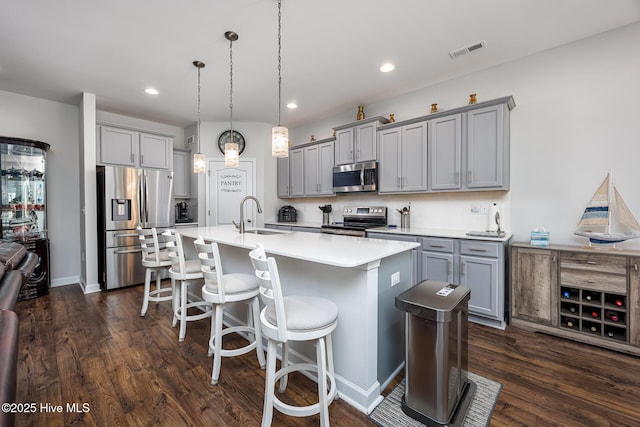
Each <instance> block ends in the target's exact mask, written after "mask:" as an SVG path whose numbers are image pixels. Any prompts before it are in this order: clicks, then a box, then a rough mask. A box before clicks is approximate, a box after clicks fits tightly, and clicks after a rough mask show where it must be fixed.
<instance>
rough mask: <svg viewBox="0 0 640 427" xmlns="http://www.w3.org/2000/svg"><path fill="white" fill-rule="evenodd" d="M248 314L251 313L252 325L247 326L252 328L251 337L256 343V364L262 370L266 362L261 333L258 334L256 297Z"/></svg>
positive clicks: (258, 323) (258, 311)
mask: <svg viewBox="0 0 640 427" xmlns="http://www.w3.org/2000/svg"><path fill="white" fill-rule="evenodd" d="M249 313H252V316H251V317H252V323H249V325H252V326H253V331H254V334H253V337H254V339H255V341H256V353H257V354H258V363H259V364H260V367H261V368H262V369H264V367H265V365H266V362H265V360H264V349H263V348H262V333H261V332H260V303H259V302H258V297H255V298H254V299H253V301H252V302H251V309H250V311H249Z"/></svg>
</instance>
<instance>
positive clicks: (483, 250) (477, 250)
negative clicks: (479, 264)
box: [469, 248, 487, 252]
mask: <svg viewBox="0 0 640 427" xmlns="http://www.w3.org/2000/svg"><path fill="white" fill-rule="evenodd" d="M469 250H470V251H471V252H487V250H486V249H476V248H469Z"/></svg>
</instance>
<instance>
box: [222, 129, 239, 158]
mask: <svg viewBox="0 0 640 427" xmlns="http://www.w3.org/2000/svg"><path fill="white" fill-rule="evenodd" d="M233 140H234V141H235V142H237V143H238V154H242V152H243V151H244V145H245V141H244V136H242V134H241V133H240V132H238V131H235V130H234V131H233ZM227 142H231V131H230V130H225V131H224V132H222V133H221V134H220V137H218V148H219V149H220V152H221V153H222V154H224V144H226V143H227Z"/></svg>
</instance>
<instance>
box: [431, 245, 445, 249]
mask: <svg viewBox="0 0 640 427" xmlns="http://www.w3.org/2000/svg"><path fill="white" fill-rule="evenodd" d="M429 247H430V248H444V245H429Z"/></svg>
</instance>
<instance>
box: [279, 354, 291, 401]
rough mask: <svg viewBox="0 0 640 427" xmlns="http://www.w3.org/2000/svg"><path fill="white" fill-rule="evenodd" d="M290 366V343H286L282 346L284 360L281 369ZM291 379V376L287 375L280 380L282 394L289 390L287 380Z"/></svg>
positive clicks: (282, 359)
mask: <svg viewBox="0 0 640 427" xmlns="http://www.w3.org/2000/svg"><path fill="white" fill-rule="evenodd" d="M288 365H289V343H288V342H285V343H283V344H282V358H281V364H280V369H282V368H285V367H287V366H288ZM288 379H289V374H285V375H283V376H282V378H280V388H279V390H280V393H284V391H285V390H286V389H287V380H288Z"/></svg>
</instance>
